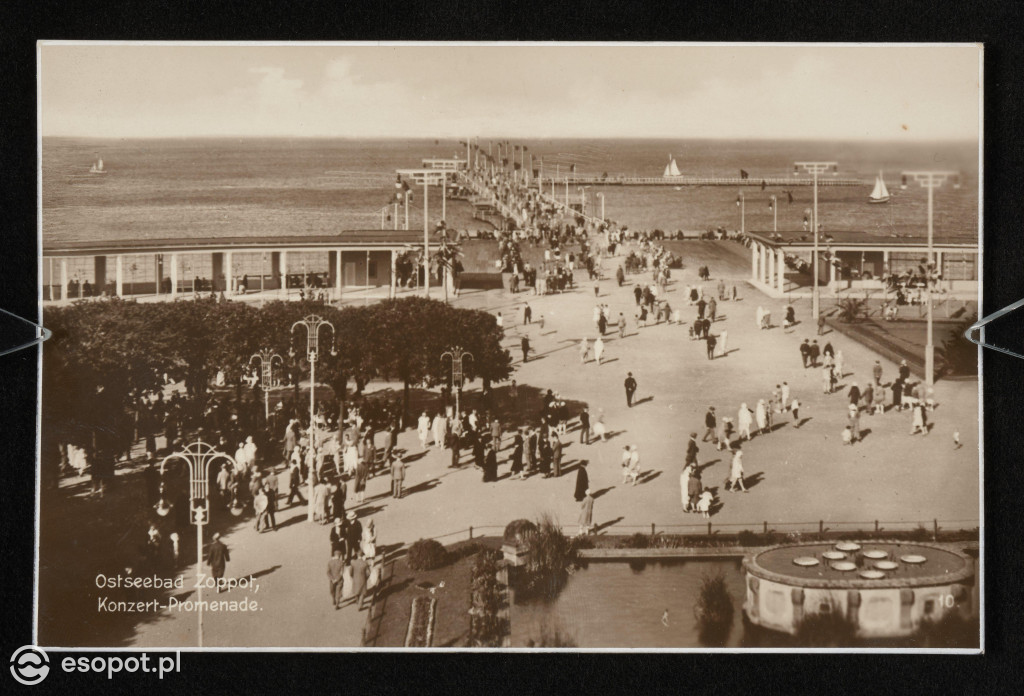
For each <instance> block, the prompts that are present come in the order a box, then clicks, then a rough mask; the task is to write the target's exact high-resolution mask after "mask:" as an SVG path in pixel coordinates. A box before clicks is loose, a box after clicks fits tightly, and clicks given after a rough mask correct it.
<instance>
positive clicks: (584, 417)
mask: <svg viewBox="0 0 1024 696" xmlns="http://www.w3.org/2000/svg"><path fill="white" fill-rule="evenodd" d="M580 442H581V443H583V444H584V445H589V444H590V408H589V407H588V406H584V407H583V410H582V411H580Z"/></svg>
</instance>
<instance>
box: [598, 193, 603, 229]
mask: <svg viewBox="0 0 1024 696" xmlns="http://www.w3.org/2000/svg"><path fill="white" fill-rule="evenodd" d="M596 195H597V197H598V198H600V199H601V222H604V192H603V191H602V192H599V193H597V194H596Z"/></svg>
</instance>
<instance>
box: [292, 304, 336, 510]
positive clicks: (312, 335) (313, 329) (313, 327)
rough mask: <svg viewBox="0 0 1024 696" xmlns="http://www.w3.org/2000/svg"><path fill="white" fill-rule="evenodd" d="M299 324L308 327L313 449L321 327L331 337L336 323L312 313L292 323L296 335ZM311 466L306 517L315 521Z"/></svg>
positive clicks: (313, 443) (307, 342)
mask: <svg viewBox="0 0 1024 696" xmlns="http://www.w3.org/2000/svg"><path fill="white" fill-rule="evenodd" d="M298 326H304V327H306V360H308V361H309V447H310V449H311V450H312V449H313V448H314V447H315V446H316V439H315V434H316V428H315V427H314V417H315V415H316V396H315V393H316V360H317V356H318V348H319V346H320V329H321V328H323V327H325V326H326V327H328V328H330V330H331V337H332V339H333V337H334V324H332V323H331V322H329V321H327V320H326V319H323V318H322V317H320V316H318V315H316V314H310V315H309V316H308V317H306V318H305V319H301V320H299V321H297V322H295V323H294V324H292V335H293V336H294V335H295V328H296V327H298ZM288 354H289V355H292V356H294V355H295V348H294V346H293V347H291V348H289V349H288ZM337 354H338V351H337V350H336V349H335V348H334V341H333V340H332V341H331V355H337ZM308 468H309V477H308V478H309V512H308V515H307V517H306V519H307V520H308V521H309V522H312V521H313V486H314V485H315V484H314V481H313V475H314V472H313V468H314V467H312V466H310V467H308Z"/></svg>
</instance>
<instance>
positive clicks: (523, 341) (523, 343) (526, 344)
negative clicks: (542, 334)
mask: <svg viewBox="0 0 1024 696" xmlns="http://www.w3.org/2000/svg"><path fill="white" fill-rule="evenodd" d="M519 346H520V348H522V351H523V364H526V361H527V359H528V358H529V355H530V338H529V337H528V336H526V335H525V334H524V335H523V336H522V337H521V338H520V339H519Z"/></svg>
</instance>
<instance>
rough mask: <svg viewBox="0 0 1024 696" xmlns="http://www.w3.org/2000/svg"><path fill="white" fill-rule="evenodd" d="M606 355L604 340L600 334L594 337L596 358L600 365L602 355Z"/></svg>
mask: <svg viewBox="0 0 1024 696" xmlns="http://www.w3.org/2000/svg"><path fill="white" fill-rule="evenodd" d="M602 355H604V341H602V340H601V337H600V336H598V337H597V338H595V339H594V360H596V361H597V364H598V366H600V365H601V356H602Z"/></svg>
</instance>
